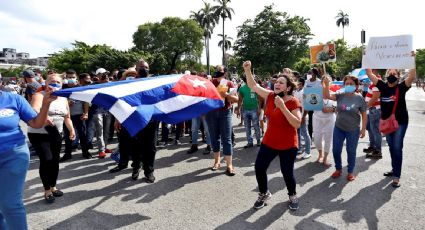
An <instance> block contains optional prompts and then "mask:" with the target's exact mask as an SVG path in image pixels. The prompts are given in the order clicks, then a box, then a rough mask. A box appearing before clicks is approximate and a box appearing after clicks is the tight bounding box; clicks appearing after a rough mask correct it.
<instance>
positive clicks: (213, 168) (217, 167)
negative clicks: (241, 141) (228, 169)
mask: <svg viewBox="0 0 425 230" xmlns="http://www.w3.org/2000/svg"><path fill="white" fill-rule="evenodd" d="M219 168H220V163H216V164H214V166H213V167H211V171H217V170H218V169H219Z"/></svg>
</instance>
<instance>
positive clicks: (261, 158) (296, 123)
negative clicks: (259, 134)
mask: <svg viewBox="0 0 425 230" xmlns="http://www.w3.org/2000/svg"><path fill="white" fill-rule="evenodd" d="M243 68H244V70H245V74H246V78H247V83H248V86H249V88H250V89H251V90H252V91H254V92H256V93H257V95H258V96H260V97H261V98H263V99H266V110H265V115H266V116H267V118H268V121H269V124H268V127H267V131H266V133H265V134H264V138H263V142H262V143H261V147H260V150H259V152H258V155H257V159H256V161H255V175H256V177H257V183H258V188H259V190H260V193H259V196H258V200H257V201H256V202H255V204H254V208H256V209H259V208H262V207H264V205H265V204H266V201H267V200H268V199H270V198H271V193H270V192H269V191H268V188H267V168H268V167H269V165H270V163H271V162H272V161H273V159H274V158H275V157H276V156H279V159H280V168H281V171H282V174H283V178H284V179H285V183H286V187H287V188H288V195H289V209H291V210H297V209H298V198H297V195H296V191H295V178H294V162H295V157H296V155H297V151H298V137H297V129H298V128H299V127H300V124H301V111H300V108H301V104H300V102H299V101H298V99H296V98H295V97H294V96H292V91H293V90H294V89H295V84H294V82H292V80H291V79H290V77H288V76H287V75H279V77H278V79H277V81H276V83H275V84H274V91H271V90H268V89H265V88H263V87H261V86H260V85H258V84H257V83H256V82H255V80H254V78H253V76H252V73H251V62H250V61H246V62H244V64H243Z"/></svg>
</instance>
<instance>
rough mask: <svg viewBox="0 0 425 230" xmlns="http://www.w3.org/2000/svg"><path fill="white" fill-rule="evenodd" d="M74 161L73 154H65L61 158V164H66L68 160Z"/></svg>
mask: <svg viewBox="0 0 425 230" xmlns="http://www.w3.org/2000/svg"><path fill="white" fill-rule="evenodd" d="M70 159H72V155H71V154H65V155H63V156H62V157H61V159H59V162H65V161H67V160H70Z"/></svg>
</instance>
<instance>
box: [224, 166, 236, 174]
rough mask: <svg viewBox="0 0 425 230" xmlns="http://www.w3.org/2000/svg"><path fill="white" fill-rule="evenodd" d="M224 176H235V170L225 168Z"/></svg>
mask: <svg viewBox="0 0 425 230" xmlns="http://www.w3.org/2000/svg"><path fill="white" fill-rule="evenodd" d="M226 175H228V176H234V175H236V172H235V169H234V168H233V167H232V168H227V169H226Z"/></svg>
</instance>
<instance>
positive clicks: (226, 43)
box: [218, 34, 233, 51]
mask: <svg viewBox="0 0 425 230" xmlns="http://www.w3.org/2000/svg"><path fill="white" fill-rule="evenodd" d="M218 36H220V37H223V34H218ZM232 40H233V38H232V37H228V36H227V35H224V37H223V39H222V40H221V41H219V42H218V46H219V47H220V48H224V50H225V51H227V50H229V49H230V47H232ZM223 42H224V47H223Z"/></svg>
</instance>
